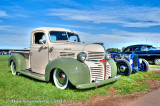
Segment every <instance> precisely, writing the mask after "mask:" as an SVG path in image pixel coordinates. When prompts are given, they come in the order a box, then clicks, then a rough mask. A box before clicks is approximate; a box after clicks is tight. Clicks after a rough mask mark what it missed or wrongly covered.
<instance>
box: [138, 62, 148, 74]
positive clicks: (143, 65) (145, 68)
mask: <svg viewBox="0 0 160 106" xmlns="http://www.w3.org/2000/svg"><path fill="white" fill-rule="evenodd" d="M148 70H149V63H148V61H147V60H145V59H142V63H141V64H140V71H144V72H147V71H148Z"/></svg>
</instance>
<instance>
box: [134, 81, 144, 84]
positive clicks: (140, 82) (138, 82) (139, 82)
mask: <svg viewBox="0 0 160 106" xmlns="http://www.w3.org/2000/svg"><path fill="white" fill-rule="evenodd" d="M142 83H143V82H142V81H137V82H134V84H142Z"/></svg>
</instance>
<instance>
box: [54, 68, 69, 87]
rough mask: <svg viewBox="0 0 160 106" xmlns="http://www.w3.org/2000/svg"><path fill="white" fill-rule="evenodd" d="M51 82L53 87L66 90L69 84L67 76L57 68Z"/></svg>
mask: <svg viewBox="0 0 160 106" xmlns="http://www.w3.org/2000/svg"><path fill="white" fill-rule="evenodd" d="M53 81H54V84H55V86H56V87H57V88H59V89H66V88H67V87H69V84H70V83H69V80H68V78H67V75H66V74H65V73H64V72H63V71H62V70H60V69H57V68H56V69H55V70H54V72H53Z"/></svg>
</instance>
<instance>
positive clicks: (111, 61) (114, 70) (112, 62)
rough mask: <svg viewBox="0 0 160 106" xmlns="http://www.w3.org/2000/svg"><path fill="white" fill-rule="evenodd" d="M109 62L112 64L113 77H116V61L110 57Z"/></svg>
mask: <svg viewBox="0 0 160 106" xmlns="http://www.w3.org/2000/svg"><path fill="white" fill-rule="evenodd" d="M107 62H108V63H109V64H110V65H111V77H115V76H116V75H117V65H116V62H115V61H114V60H113V59H112V58H110V59H109V60H107Z"/></svg>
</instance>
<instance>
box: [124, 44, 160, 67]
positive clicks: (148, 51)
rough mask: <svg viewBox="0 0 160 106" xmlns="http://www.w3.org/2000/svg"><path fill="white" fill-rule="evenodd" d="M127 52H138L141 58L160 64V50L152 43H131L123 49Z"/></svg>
mask: <svg viewBox="0 0 160 106" xmlns="http://www.w3.org/2000/svg"><path fill="white" fill-rule="evenodd" d="M122 52H123V53H125V54H133V53H135V54H137V55H138V57H139V58H143V59H146V60H147V61H151V62H153V63H154V64H156V65H160V50H157V49H156V48H155V47H153V46H152V45H147V44H141V45H131V46H128V47H126V48H125V49H124V50H123V51H122Z"/></svg>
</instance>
